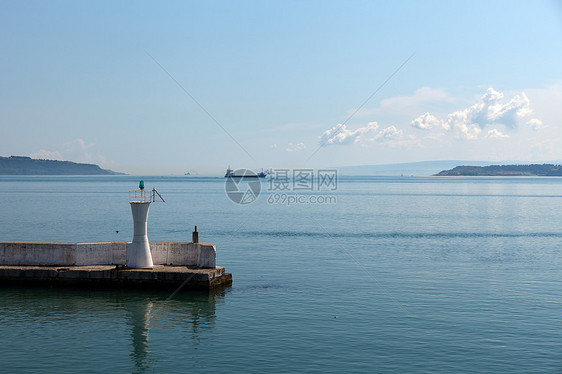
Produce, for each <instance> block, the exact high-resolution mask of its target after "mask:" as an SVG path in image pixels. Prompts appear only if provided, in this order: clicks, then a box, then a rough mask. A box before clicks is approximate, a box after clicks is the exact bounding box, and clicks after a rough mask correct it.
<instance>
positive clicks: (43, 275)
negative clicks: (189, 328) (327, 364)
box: [0, 242, 232, 290]
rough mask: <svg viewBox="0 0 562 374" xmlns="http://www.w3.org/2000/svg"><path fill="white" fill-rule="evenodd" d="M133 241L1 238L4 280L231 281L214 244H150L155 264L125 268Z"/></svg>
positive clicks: (155, 285)
mask: <svg viewBox="0 0 562 374" xmlns="http://www.w3.org/2000/svg"><path fill="white" fill-rule="evenodd" d="M130 245H131V243H125V242H105V243H24V242H0V284H29V285H46V286H86V287H94V288H95V287H112V288H152V289H177V288H179V287H180V286H181V289H184V290H191V289H211V288H214V287H218V286H226V285H230V284H231V283H232V274H229V273H226V272H225V269H224V267H219V266H216V247H215V246H214V245H213V244H211V243H186V242H153V243H150V247H151V252H152V260H153V263H154V265H153V267H152V268H127V267H126V266H125V265H126V262H127V261H126V257H127V256H126V253H127V247H128V246H130Z"/></svg>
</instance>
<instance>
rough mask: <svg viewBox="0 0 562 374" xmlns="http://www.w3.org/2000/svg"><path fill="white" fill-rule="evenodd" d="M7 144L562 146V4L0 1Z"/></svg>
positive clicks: (153, 152)
mask: <svg viewBox="0 0 562 374" xmlns="http://www.w3.org/2000/svg"><path fill="white" fill-rule="evenodd" d="M0 50H1V51H2V52H1V53H0V86H1V87H2V89H1V90H0V134H1V135H0V156H10V155H20V156H30V157H32V158H46V159H58V160H69V161H75V162H88V163H96V164H99V165H100V166H101V167H103V168H108V169H112V170H115V171H121V172H126V173H129V174H161V175H165V174H183V173H185V172H187V171H189V172H191V173H198V174H217V175H218V174H221V173H224V170H225V169H226V168H227V166H229V165H230V166H231V167H233V168H252V169H261V168H283V167H287V168H295V167H309V168H320V167H335V166H351V165H373V164H388V163H401V162H417V161H433V160H489V161H494V162H501V161H525V162H541V161H552V160H562V68H561V67H562V2H561V1H513V0H512V1H461V0H459V1H287V0H283V1H236V0H235V1H163V2H148V1H146V2H143V1H134V2H133V1H120V2H115V1H96V2H77V1H48V2H45V1H21V2H19V1H0Z"/></svg>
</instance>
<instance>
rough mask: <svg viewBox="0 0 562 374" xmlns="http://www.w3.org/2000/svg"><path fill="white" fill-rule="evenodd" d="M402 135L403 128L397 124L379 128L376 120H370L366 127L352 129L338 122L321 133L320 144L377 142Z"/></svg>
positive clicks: (324, 145) (323, 145)
mask: <svg viewBox="0 0 562 374" xmlns="http://www.w3.org/2000/svg"><path fill="white" fill-rule="evenodd" d="M400 137H402V130H399V129H397V128H396V127H395V126H389V127H386V128H384V129H381V130H379V125H378V123H376V122H369V123H368V124H367V125H366V126H364V127H359V128H357V129H355V130H350V129H348V128H347V126H346V125H345V124H341V123H340V124H338V125H336V126H334V127H332V128H331V129H329V130H326V131H324V132H323V133H322V135H320V137H319V139H320V142H319V143H320V145H321V146H322V147H326V146H329V145H348V144H355V143H359V142H362V141H368V142H375V141H384V140H392V139H396V138H400Z"/></svg>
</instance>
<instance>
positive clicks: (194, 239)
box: [192, 226, 199, 243]
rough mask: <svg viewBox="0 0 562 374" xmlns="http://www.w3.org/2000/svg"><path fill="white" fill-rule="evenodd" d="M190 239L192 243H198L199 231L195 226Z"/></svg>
mask: <svg viewBox="0 0 562 374" xmlns="http://www.w3.org/2000/svg"><path fill="white" fill-rule="evenodd" d="M192 240H193V243H199V233H198V232H197V226H195V231H193V235H192Z"/></svg>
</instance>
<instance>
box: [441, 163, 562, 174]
mask: <svg viewBox="0 0 562 374" xmlns="http://www.w3.org/2000/svg"><path fill="white" fill-rule="evenodd" d="M434 176H438V177H442V176H469V177H490V176H504V177H514V176H534V177H560V176H562V165H554V164H540V165H539V164H531V165H490V166H465V165H463V166H457V167H455V168H453V169H450V170H443V171H441V172H439V173H437V174H434Z"/></svg>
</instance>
